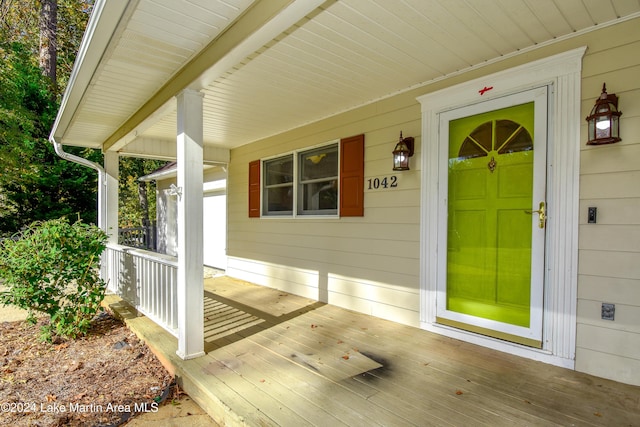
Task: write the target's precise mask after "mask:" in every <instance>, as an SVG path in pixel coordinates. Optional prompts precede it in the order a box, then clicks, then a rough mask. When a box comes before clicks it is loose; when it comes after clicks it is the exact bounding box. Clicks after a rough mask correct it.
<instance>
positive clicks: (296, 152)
mask: <svg viewBox="0 0 640 427" xmlns="http://www.w3.org/2000/svg"><path fill="white" fill-rule="evenodd" d="M330 145H336V146H337V147H338V193H337V200H338V201H337V206H336V212H335V213H331V214H299V213H298V192H299V187H300V179H299V177H298V170H299V169H298V158H299V156H300V153H304V152H305V151H311V150H315V149H317V148H322V147H328V146H330ZM290 155H292V156H293V209H292V213H291V214H282V215H278V214H275V213H274V214H269V213H266V212H265V209H264V200H265V191H264V190H265V186H264V175H265V170H266V169H265V165H264V164H265V162H268V161H269V160H274V159H279V158H283V157H286V156H290ZM341 162H342V159H341V157H340V140H339V139H335V140H332V141H328V142H323V143H321V144H316V145H312V146H309V147H304V148H300V149H297V150H292V151H287V152H285V153H280V154H277V155H273V156H269V157H264V158H262V159H260V218H264V219H292V218H294V219H300V218H305V219H333V218H340V165H341Z"/></svg>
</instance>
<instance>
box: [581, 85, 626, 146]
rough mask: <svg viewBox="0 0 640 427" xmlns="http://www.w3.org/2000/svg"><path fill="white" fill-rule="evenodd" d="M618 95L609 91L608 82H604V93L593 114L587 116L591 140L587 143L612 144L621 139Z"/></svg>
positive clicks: (594, 107) (597, 101)
mask: <svg viewBox="0 0 640 427" xmlns="http://www.w3.org/2000/svg"><path fill="white" fill-rule="evenodd" d="M621 114H622V113H621V112H619V111H618V97H617V96H616V95H615V94H614V93H612V94H611V95H609V94H608V93H607V86H606V84H604V83H603V84H602V94H600V98H598V99H597V100H596V105H594V106H593V109H592V110H591V114H590V115H589V117H587V123H588V124H589V128H588V134H589V140H588V141H587V145H602V144H612V143H614V142H618V141H622V140H621V139H620V115H621Z"/></svg>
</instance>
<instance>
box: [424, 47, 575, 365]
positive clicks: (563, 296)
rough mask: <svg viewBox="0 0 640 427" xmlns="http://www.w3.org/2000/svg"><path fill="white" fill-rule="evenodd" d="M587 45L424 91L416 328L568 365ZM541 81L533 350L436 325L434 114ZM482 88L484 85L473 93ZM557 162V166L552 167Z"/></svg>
mask: <svg viewBox="0 0 640 427" xmlns="http://www.w3.org/2000/svg"><path fill="white" fill-rule="evenodd" d="M585 51H586V47H581V48H578V49H574V50H571V51H568V52H565V53H561V54H558V55H554V56H551V57H549V58H545V59H542V60H538V61H535V62H531V63H528V64H524V65H521V66H518V67H515V68H511V69H509V70H505V71H502V72H498V73H495V74H492V75H489V76H485V77H482V78H479V79H475V80H471V81H468V82H465V83H462V84H459V85H456V86H453V87H450V88H446V89H443V90H439V91H437V92H433V93H429V94H426V95H423V96H421V97H419V98H417V100H418V101H419V102H420V104H421V106H422V141H423V142H422V162H423V163H422V164H423V168H422V170H423V173H422V185H421V188H422V192H421V214H420V215H421V231H420V253H421V256H420V260H421V262H420V326H421V327H422V328H423V329H426V330H429V331H432V332H436V333H439V334H442V335H446V336H449V337H452V338H456V339H460V340H463V341H468V342H472V343H474V344H478V345H482V346H485V347H491V348H494V349H497V350H501V351H504V352H507V353H511V354H515V355H519V356H522V357H527V358H530V359H534V360H540V361H543V362H546V363H550V364H554V365H558V366H563V367H566V368H570V369H574V368H575V352H576V327H577V325H576V320H577V318H576V306H577V282H578V274H577V271H578V270H577V268H578V208H579V188H578V186H579V167H580V123H581V116H580V85H581V71H582V57H583V55H584V53H585ZM545 85H548V86H549V87H550V88H551V92H553V95H552V97H551V103H550V105H549V111H550V113H549V136H548V141H549V142H548V144H549V145H548V160H547V161H548V172H547V174H548V179H547V202H548V206H549V212H548V215H549V220H550V221H549V228H548V233H547V241H548V242H547V253H546V278H545V313H544V319H543V349H542V350H538V349H533V348H529V347H525V346H521V345H518V344H512V343H508V342H506V341H500V340H497V339H494V338H490V337H485V336H482V335H476V334H473V333H469V332H465V331H462V330H458V329H454V328H450V327H446V326H443V325H439V324H437V323H436V319H435V317H436V292H437V289H436V283H437V265H438V247H437V242H438V233H439V232H440V231H439V230H438V206H439V204H438V200H439V193H438V188H439V186H438V176H439V169H438V168H439V167H440V165H439V162H438V159H439V155H438V154H439V143H438V142H439V141H438V132H439V130H438V125H439V115H440V113H443V112H445V111H448V110H451V109H454V108H459V107H462V106H466V105H470V104H473V103H477V102H482V101H485V100H488V99H492V98H498V97H501V96H504V95H509V94H512V93H517V92H520V91H524V90H527V89H531V88H535V87H540V86H545ZM483 88H491V89H490V90H489V91H486V92H484V94H483V95H481V94H480V92H479V91H480V90H481V89H483ZM556 165H559V166H558V167H555V166H556Z"/></svg>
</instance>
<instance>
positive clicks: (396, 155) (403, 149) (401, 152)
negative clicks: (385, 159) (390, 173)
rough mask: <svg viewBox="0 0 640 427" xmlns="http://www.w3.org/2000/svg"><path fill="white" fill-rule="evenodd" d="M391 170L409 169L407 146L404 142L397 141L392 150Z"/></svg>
mask: <svg viewBox="0 0 640 427" xmlns="http://www.w3.org/2000/svg"><path fill="white" fill-rule="evenodd" d="M393 170H394V171H406V170H409V148H408V147H407V145H406V144H405V143H404V142H402V141H401V142H398V144H397V145H396V148H395V149H394V150H393Z"/></svg>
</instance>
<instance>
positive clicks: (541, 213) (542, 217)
mask: <svg viewBox="0 0 640 427" xmlns="http://www.w3.org/2000/svg"><path fill="white" fill-rule="evenodd" d="M545 208H546V205H545V203H544V202H540V205H539V207H538V210H537V211H524V213H527V214H530V215H533V214H538V219H539V222H538V226H539V227H540V228H544V226H545V224H546V222H547V214H546V212H547V211H546V209H545Z"/></svg>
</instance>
